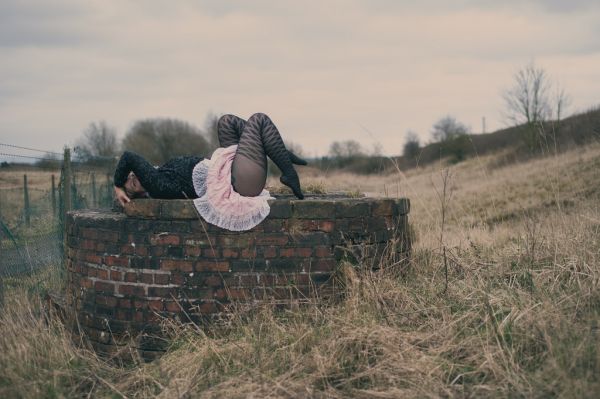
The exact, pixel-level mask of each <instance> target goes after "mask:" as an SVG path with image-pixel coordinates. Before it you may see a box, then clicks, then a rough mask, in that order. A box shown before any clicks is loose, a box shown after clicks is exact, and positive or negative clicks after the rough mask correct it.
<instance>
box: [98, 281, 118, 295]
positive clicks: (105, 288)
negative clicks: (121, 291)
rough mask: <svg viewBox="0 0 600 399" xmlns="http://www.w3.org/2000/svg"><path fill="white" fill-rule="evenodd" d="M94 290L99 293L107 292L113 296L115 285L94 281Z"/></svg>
mask: <svg viewBox="0 0 600 399" xmlns="http://www.w3.org/2000/svg"><path fill="white" fill-rule="evenodd" d="M94 289H95V290H96V291H100V292H107V293H110V294H113V293H114V292H115V285H114V284H112V283H107V282H104V281H96V282H95V283H94Z"/></svg>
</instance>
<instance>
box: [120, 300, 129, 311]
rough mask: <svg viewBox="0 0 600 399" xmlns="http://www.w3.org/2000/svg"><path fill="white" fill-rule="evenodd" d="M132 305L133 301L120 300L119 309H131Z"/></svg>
mask: <svg viewBox="0 0 600 399" xmlns="http://www.w3.org/2000/svg"><path fill="white" fill-rule="evenodd" d="M131 306H132V303H131V299H124V298H120V299H119V307H120V308H127V309H129V308H131Z"/></svg>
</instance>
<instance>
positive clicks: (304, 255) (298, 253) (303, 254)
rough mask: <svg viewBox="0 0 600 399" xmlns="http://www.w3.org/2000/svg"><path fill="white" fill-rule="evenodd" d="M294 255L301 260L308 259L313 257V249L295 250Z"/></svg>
mask: <svg viewBox="0 0 600 399" xmlns="http://www.w3.org/2000/svg"><path fill="white" fill-rule="evenodd" d="M294 255H296V256H298V257H300V258H308V257H309V256H311V255H312V248H294Z"/></svg>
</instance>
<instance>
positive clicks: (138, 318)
mask: <svg viewBox="0 0 600 399" xmlns="http://www.w3.org/2000/svg"><path fill="white" fill-rule="evenodd" d="M133 320H134V321H136V322H138V323H141V322H143V321H144V312H140V311H137V312H134V313H133Z"/></svg>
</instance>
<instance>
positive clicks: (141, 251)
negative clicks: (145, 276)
mask: <svg viewBox="0 0 600 399" xmlns="http://www.w3.org/2000/svg"><path fill="white" fill-rule="evenodd" d="M135 254H136V255H139V256H147V255H148V247H146V246H144V245H136V246H135Z"/></svg>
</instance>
